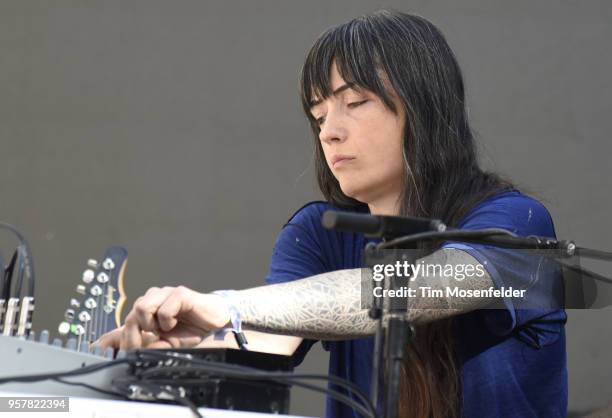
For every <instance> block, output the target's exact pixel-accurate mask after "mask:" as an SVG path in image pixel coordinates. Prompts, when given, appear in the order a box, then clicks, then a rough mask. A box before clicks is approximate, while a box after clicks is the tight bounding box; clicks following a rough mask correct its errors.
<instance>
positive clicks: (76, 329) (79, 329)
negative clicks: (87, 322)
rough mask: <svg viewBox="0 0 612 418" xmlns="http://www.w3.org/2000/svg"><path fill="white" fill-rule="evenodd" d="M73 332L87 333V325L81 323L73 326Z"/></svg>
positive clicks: (77, 333)
mask: <svg viewBox="0 0 612 418" xmlns="http://www.w3.org/2000/svg"><path fill="white" fill-rule="evenodd" d="M71 331H72V333H73V334H75V335H83V334H85V327H84V326H83V325H81V324H79V325H77V326H75V327H73V328H72V330H71Z"/></svg>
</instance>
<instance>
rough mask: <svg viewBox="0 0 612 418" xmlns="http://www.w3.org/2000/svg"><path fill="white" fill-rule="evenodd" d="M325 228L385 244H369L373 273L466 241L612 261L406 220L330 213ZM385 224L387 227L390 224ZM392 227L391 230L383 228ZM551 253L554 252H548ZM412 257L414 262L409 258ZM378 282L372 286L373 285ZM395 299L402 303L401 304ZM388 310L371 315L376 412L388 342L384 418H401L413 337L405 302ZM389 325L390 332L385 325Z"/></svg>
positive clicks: (542, 243)
mask: <svg viewBox="0 0 612 418" xmlns="http://www.w3.org/2000/svg"><path fill="white" fill-rule="evenodd" d="M322 222H323V225H324V226H325V227H326V228H328V229H337V230H340V231H350V232H355V233H363V234H366V235H369V236H373V237H379V238H382V239H383V241H382V242H380V243H377V244H374V243H369V244H368V245H367V246H366V248H365V255H366V257H365V261H366V263H365V264H366V265H365V267H369V268H372V267H373V266H374V264H376V263H375V260H379V259H381V258H382V251H383V250H386V249H400V248H401V249H415V248H416V246H417V244H418V243H419V242H421V241H428V240H443V241H450V240H453V241H464V242H473V243H479V244H489V245H493V246H497V247H502V248H510V249H529V250H543V251H541V252H540V254H542V255H544V256H546V257H549V258H555V259H563V258H569V257H572V256H579V257H584V258H591V259H597V260H605V261H612V252H605V251H600V250H594V249H589V248H582V247H577V246H576V244H575V243H574V242H573V241H570V240H556V239H553V238H549V237H539V236H533V235H532V236H528V237H519V236H517V235H515V234H513V233H511V232H510V231H507V230H504V229H499V228H489V229H481V230H462V229H454V228H449V229H447V228H446V226H445V225H444V224H443V223H442V222H441V221H439V220H429V219H423V218H402V217H391V216H389V217H388V216H373V215H367V214H355V213H344V212H332V211H327V212H326V213H325V214H324V215H323V220H322ZM386 222H387V223H386ZM385 225H387V226H389V225H392V228H390V227H389V228H385ZM550 250H553V251H550ZM410 254H412V256H410ZM416 259H417V257H416V252H415V251H409V252H408V253H407V255H406V258H403V260H405V261H406V262H407V263H409V264H410V265H414V263H415V261H416ZM557 262H558V263H559V264H560V265H562V266H563V267H566V268H569V269H571V270H574V271H576V272H578V273H580V274H583V275H585V276H587V277H589V278H593V279H596V280H599V281H602V282H605V283H610V284H612V279H610V278H607V277H605V276H602V275H599V274H597V273H595V272H592V271H590V270H588V269H586V268H584V267H578V266H575V265H570V264H566V263H562V262H561V261H557ZM373 282H374V281H373ZM390 282H391V283H390V286H391V289H397V280H391V281H390ZM374 286H375V287H376V283H374ZM396 299H399V301H397V300H396ZM387 308H388V309H385V306H383V303H382V298H378V297H375V298H374V301H373V306H372V308H371V309H370V312H369V315H370V317H371V318H372V319H375V320H377V321H378V323H377V328H376V335H375V340H374V353H373V361H372V390H371V396H372V402H373V404H374V405H375V407H378V398H379V396H380V394H379V389H378V383H379V374H380V362H381V351H382V348H383V339H384V348H385V352H384V360H385V370H384V372H385V381H386V383H387V387H386V391H385V392H386V393H385V395H386V396H385V397H384V403H383V417H384V418H398V413H399V393H400V383H401V367H402V363H403V360H404V355H405V352H406V347H407V345H408V343H409V342H410V339H411V338H412V337H413V335H414V332H413V328H412V326H411V324H410V322H409V321H408V320H407V319H406V316H407V315H406V313H407V298H391V300H390V301H389V304H388V307H387ZM385 323H386V325H387V326H386V330H385V327H384V325H383V324H385Z"/></svg>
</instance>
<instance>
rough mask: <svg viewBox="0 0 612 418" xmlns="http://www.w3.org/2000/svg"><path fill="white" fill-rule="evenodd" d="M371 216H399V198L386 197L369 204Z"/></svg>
mask: <svg viewBox="0 0 612 418" xmlns="http://www.w3.org/2000/svg"><path fill="white" fill-rule="evenodd" d="M368 207H369V208H370V214H372V215H387V216H398V215H399V211H400V201H399V198H398V196H385V197H384V198H381V199H378V200H376V201H372V202H368Z"/></svg>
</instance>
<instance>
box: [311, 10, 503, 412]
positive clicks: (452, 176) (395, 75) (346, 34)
mask: <svg viewBox="0 0 612 418" xmlns="http://www.w3.org/2000/svg"><path fill="white" fill-rule="evenodd" d="M333 62H335V63H336V66H337V68H338V72H339V73H340V75H341V76H342V78H343V79H344V81H346V82H347V83H353V84H355V85H356V86H359V87H361V88H363V89H366V90H369V91H371V92H373V93H374V94H376V95H377V96H378V97H380V98H381V100H382V101H383V102H384V103H385V105H386V106H387V107H388V108H389V109H390V110H391V111H393V112H395V113H397V112H399V111H404V112H405V115H406V124H405V126H406V127H405V129H404V152H403V154H404V155H403V157H404V163H405V164H404V169H405V170H404V171H405V176H404V179H403V181H404V187H403V192H402V196H401V205H400V215H406V216H408V215H409V216H420V217H427V218H436V219H441V220H443V221H444V222H445V223H446V224H447V225H449V226H457V225H458V223H459V222H460V221H461V219H462V218H463V216H465V215H466V214H467V212H468V211H469V210H470V209H471V208H473V207H474V206H475V205H477V204H478V203H480V202H482V201H483V200H485V199H487V198H488V197H490V196H492V195H495V194H497V193H500V192H502V191H504V190H510V189H513V188H514V187H513V185H512V184H511V183H510V182H509V181H507V180H503V179H502V178H500V177H499V176H497V175H495V174H493V173H489V172H485V171H483V170H482V169H481V168H480V167H479V165H478V161H477V155H476V154H477V153H476V146H475V143H474V138H473V134H472V131H471V129H470V126H469V123H468V118H467V111H466V104H465V95H464V86H463V77H462V75H461V70H460V68H459V65H458V63H457V60H456V58H455V56H454V54H453V52H452V50H451V49H450V47H449V45H448V43H447V42H446V39H445V38H444V36H443V35H442V33H441V32H440V30H439V29H438V28H436V27H435V26H434V25H433V24H432V23H431V22H429V21H427V20H426V19H424V18H422V17H419V16H413V15H409V14H405V13H400V12H395V11H388V10H381V11H377V12H375V13H372V14H369V15H366V16H362V17H359V18H356V19H353V20H351V21H349V22H347V23H344V24H342V25H339V26H335V27H332V28H330V29H328V30H327V31H326V32H324V33H323V34H322V35H321V36H320V37H319V38H318V39H317V40H316V41H315V43H314V45H313V46H312V48H311V49H310V51H309V52H308V55H307V57H306V60H305V63H304V66H303V68H302V72H301V80H300V90H301V91H300V93H301V100H302V105H303V107H304V112H305V113H306V115H307V117H308V119H309V121H310V123H311V127H312V131H313V133H314V136H315V166H316V174H317V181H318V184H319V187H320V189H321V192H322V193H323V195H324V197H325V198H326V199H327V201H329V202H330V203H331V204H333V205H334V206H337V207H340V208H345V209H359V208H360V209H363V208H364V206H365V204H364V203H362V202H358V201H357V200H355V199H352V198H350V197H348V196H346V195H345V194H344V193H343V192H342V190H341V189H340V185H339V183H338V181H337V180H336V179H335V177H334V176H333V174H332V172H331V170H330V169H329V167H328V166H327V163H326V160H325V156H324V153H323V148H322V147H321V143H320V141H319V139H318V136H319V127H318V124H317V123H316V121H315V120H314V118H313V117H312V115H311V113H310V108H311V105H312V103H313V101H314V99H316V98H327V97H329V96H330V95H331V85H330V69H331V66H332V63H333ZM386 85H390V87H391V88H392V89H393V90H394V92H395V93H396V94H397V97H399V99H400V102H401V106H402V107H403V109H397V108H396V106H395V105H394V103H393V101H392V99H391V94H390V92H389V90H388V88H387V87H386ZM434 249H435V248H430V250H431V251H433V250H434ZM417 334H418V338H416V340H415V343H413V344H411V345H410V347H409V350H408V354H407V356H406V365H407V367H405V368H404V379H403V384H402V385H403V386H402V396H401V399H400V408H401V410H402V411H404V413H403V416H408V415H407V414H408V411H407V409H406V408H405V407H406V405H410V406H411V410H410V416H411V417H418V418H430V417H435V418H438V417H439V418H448V417H456V416H459V415H460V409H461V390H460V375H459V371H458V370H457V366H456V361H455V358H454V348H453V344H452V343H453V341H452V327H451V320H441V321H437V322H435V323H431V324H427V325H423V326H421V327H420V328H419V329H418V330H417Z"/></svg>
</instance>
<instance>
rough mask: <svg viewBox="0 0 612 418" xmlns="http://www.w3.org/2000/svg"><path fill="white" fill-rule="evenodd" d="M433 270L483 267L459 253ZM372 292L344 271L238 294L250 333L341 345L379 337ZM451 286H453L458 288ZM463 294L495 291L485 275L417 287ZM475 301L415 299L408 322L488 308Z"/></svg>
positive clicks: (354, 272) (445, 254) (432, 258)
mask: <svg viewBox="0 0 612 418" xmlns="http://www.w3.org/2000/svg"><path fill="white" fill-rule="evenodd" d="M424 260H425V263H432V264H472V265H478V261H477V260H475V259H474V258H473V257H472V256H470V255H469V254H467V253H465V252H463V251H459V250H440V251H436V252H435V253H433V254H431V255H429V256H427V257H425V258H424ZM362 281H363V284H364V286H368V287H369V286H370V281H369V279H368V276H367V275H366V274H364V275H363V277H362V273H361V269H351V270H338V271H333V272H329V273H324V274H320V275H317V276H312V277H308V278H305V279H301V280H296V281H293V282H289V283H281V284H276V285H269V286H262V287H257V288H253V289H247V290H242V291H239V292H237V297H238V304H239V306H240V311H241V315H242V319H243V324H244V326H245V328H248V329H254V330H258V331H263V332H270V333H279V334H288V335H296V336H300V337H304V338H315V339H324V340H338V339H350V338H358V337H364V336H368V335H372V334H373V333H374V332H375V326H376V323H375V321H373V320H372V319H371V318H370V317H369V316H368V310H367V309H364V308H363V307H362V303H361V295H362V292H361V285H362ZM450 281H453V282H452V283H451V282H450ZM450 285H452V286H457V287H459V288H462V289H488V288H489V287H491V286H493V283H492V281H491V278H490V277H489V275H488V274H487V273H486V271H485V275H484V276H483V277H471V278H470V279H469V280H464V281H456V282H455V281H454V279H453V278H452V277H451V278H445V277H431V276H429V277H422V276H417V277H416V279H415V280H414V281H413V282H412V283H411V284H410V286H411V287H415V288H418V287H420V286H429V287H431V288H432V289H443V288H445V287H446V286H450ZM488 302H490V301H488V300H475V299H474V298H452V299H449V298H446V297H440V298H434V297H414V298H410V300H409V309H408V319H409V320H410V321H413V322H416V323H424V322H429V321H433V320H436V319H441V318H444V317H447V316H451V315H456V314H459V313H462V312H467V311H470V310H473V309H476V308H478V307H479V306H482V305H483V304H485V303H488Z"/></svg>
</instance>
